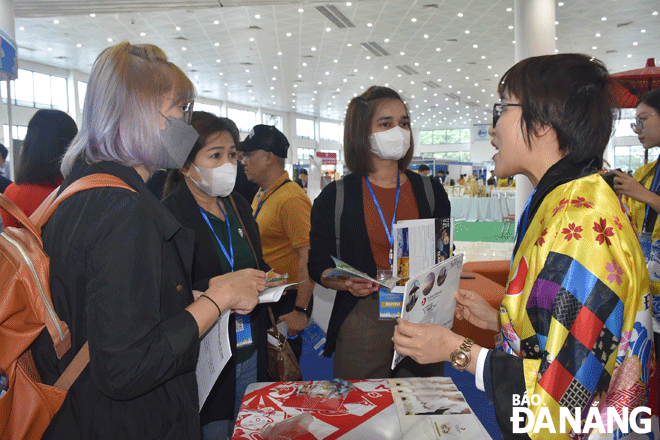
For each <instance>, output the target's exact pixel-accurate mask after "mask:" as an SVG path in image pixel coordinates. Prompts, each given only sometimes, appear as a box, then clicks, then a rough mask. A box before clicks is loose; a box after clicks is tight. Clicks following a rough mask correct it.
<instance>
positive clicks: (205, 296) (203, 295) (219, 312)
mask: <svg viewBox="0 0 660 440" xmlns="http://www.w3.org/2000/svg"><path fill="white" fill-rule="evenodd" d="M199 297H200V298H201V297H204V298H206V299H208V300H209V301H211V302H212V303H213V305H214V306H215V308H216V309H218V316H220V315H222V310H220V307H218V303H216V302H215V301H213V300H212V299H211V297H210V296H208V295H206V294H204V293H202V294H201V295H199Z"/></svg>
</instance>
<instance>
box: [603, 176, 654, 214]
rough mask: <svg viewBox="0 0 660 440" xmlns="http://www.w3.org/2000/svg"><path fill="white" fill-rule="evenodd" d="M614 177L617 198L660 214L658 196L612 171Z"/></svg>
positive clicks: (631, 179)
mask: <svg viewBox="0 0 660 440" xmlns="http://www.w3.org/2000/svg"><path fill="white" fill-rule="evenodd" d="M612 173H614V174H615V176H614V191H615V192H616V194H617V195H618V196H626V197H630V198H631V199H634V200H637V201H638V202H641V203H644V204H645V205H648V206H650V207H651V209H653V210H654V211H655V212H659V213H660V196H659V195H657V194H655V193H653V192H651V191H650V190H648V189H646V188H645V187H644V185H642V184H641V183H640V182H638V181H637V180H635V179H634V178H633V177H630V176H629V175H627V174H626V173H622V172H621V171H617V170H612Z"/></svg>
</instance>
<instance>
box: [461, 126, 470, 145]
mask: <svg viewBox="0 0 660 440" xmlns="http://www.w3.org/2000/svg"><path fill="white" fill-rule="evenodd" d="M460 132H461V137H460V142H461V143H469V142H470V130H469V129H466V128H464V129H461V130H460Z"/></svg>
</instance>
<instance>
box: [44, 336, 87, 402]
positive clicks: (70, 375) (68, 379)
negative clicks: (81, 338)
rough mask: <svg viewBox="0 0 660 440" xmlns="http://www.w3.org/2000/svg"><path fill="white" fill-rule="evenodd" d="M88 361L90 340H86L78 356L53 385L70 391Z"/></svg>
mask: <svg viewBox="0 0 660 440" xmlns="http://www.w3.org/2000/svg"><path fill="white" fill-rule="evenodd" d="M88 363H89V342H85V345H83V346H82V348H81V349H80V351H79V352H78V354H76V357H74V358H73V360H72V361H71V363H70V364H69V366H68V367H66V370H64V373H62V375H61V376H60V378H59V379H57V382H55V384H54V385H53V386H54V387H56V388H59V389H61V390H64V391H69V388H71V385H73V382H75V381H76V379H78V376H80V373H82V371H83V370H84V369H85V367H86V366H87V364H88Z"/></svg>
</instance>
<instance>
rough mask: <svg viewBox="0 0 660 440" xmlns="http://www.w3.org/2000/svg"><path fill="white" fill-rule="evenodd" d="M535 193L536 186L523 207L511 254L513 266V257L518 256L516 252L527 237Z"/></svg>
mask: <svg viewBox="0 0 660 440" xmlns="http://www.w3.org/2000/svg"><path fill="white" fill-rule="evenodd" d="M535 193H536V188H534V190H533V191H532V193H531V194H530V195H529V198H528V199H527V203H525V209H523V212H522V214H521V215H520V219H518V227H517V228H516V229H517V230H516V244H515V246H514V247H513V253H512V254H511V266H513V258H514V257H515V256H516V252H517V251H518V248H519V247H520V243H522V241H523V238H524V237H525V233H526V232H527V227H528V226H529V224H528V222H529V208H530V206H529V205H531V203H532V197H534V194H535Z"/></svg>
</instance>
